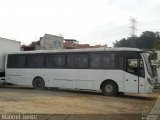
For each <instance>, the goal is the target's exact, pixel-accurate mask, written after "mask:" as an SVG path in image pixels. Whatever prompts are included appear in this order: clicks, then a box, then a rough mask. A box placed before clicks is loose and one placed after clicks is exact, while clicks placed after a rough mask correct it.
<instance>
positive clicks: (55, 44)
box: [36, 34, 63, 50]
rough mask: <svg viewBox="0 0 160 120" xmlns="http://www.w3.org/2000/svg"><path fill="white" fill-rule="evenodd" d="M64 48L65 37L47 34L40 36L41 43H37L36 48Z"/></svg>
mask: <svg viewBox="0 0 160 120" xmlns="http://www.w3.org/2000/svg"><path fill="white" fill-rule="evenodd" d="M54 49H63V37H61V36H56V35H50V34H45V35H44V36H43V37H41V38H40V43H39V45H36V50H54Z"/></svg>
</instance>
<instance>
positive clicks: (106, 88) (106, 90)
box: [102, 81, 118, 96]
mask: <svg viewBox="0 0 160 120" xmlns="http://www.w3.org/2000/svg"><path fill="white" fill-rule="evenodd" d="M102 94H103V95H106V96H117V94H118V87H117V85H116V84H115V83H114V82H112V81H108V82H105V83H104V84H103V86H102Z"/></svg>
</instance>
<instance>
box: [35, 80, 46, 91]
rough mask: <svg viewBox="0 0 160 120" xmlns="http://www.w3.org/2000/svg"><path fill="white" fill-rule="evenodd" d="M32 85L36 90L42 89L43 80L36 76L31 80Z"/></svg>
mask: <svg viewBox="0 0 160 120" xmlns="http://www.w3.org/2000/svg"><path fill="white" fill-rule="evenodd" d="M33 87H34V89H37V90H43V89H44V88H45V83H44V80H43V79H42V78H40V77H37V78H35V79H34V80H33Z"/></svg>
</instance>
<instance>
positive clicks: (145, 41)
mask: <svg viewBox="0 0 160 120" xmlns="http://www.w3.org/2000/svg"><path fill="white" fill-rule="evenodd" d="M113 45H114V47H134V48H140V49H153V48H155V49H160V33H159V32H155V33H154V32H152V31H145V32H143V33H142V34H141V35H140V36H139V37H137V36H132V37H129V38H127V39H125V38H123V39H121V40H120V41H116V42H115V43H113Z"/></svg>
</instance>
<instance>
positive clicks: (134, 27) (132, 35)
mask: <svg viewBox="0 0 160 120" xmlns="http://www.w3.org/2000/svg"><path fill="white" fill-rule="evenodd" d="M130 21H131V26H130V28H131V37H135V30H136V24H137V21H136V19H135V18H133V17H131V19H130Z"/></svg>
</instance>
